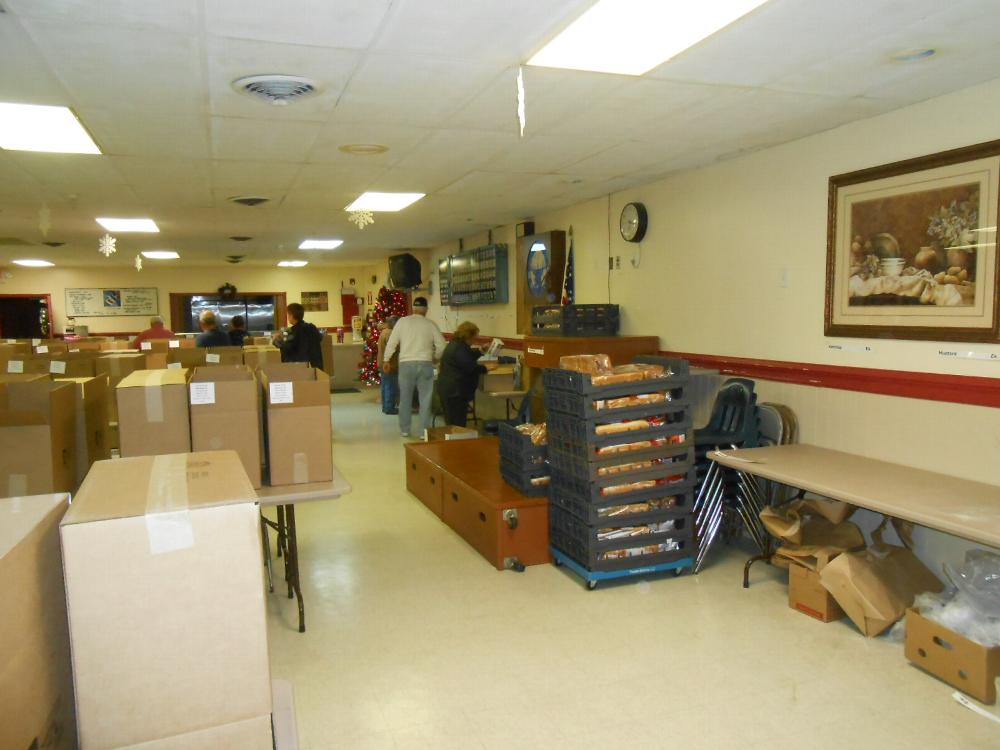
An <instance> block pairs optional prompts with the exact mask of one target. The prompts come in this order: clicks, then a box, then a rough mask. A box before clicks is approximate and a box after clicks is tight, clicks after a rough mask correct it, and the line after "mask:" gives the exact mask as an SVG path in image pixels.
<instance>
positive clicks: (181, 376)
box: [115, 370, 191, 457]
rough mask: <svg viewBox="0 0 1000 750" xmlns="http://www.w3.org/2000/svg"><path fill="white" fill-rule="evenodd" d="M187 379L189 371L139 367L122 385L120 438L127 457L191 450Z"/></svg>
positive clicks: (123, 452) (117, 393) (116, 391)
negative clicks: (141, 368)
mask: <svg viewBox="0 0 1000 750" xmlns="http://www.w3.org/2000/svg"><path fill="white" fill-rule="evenodd" d="M187 380H188V371H187V370H138V371H136V372H133V373H132V374H131V375H129V376H128V377H126V378H125V379H123V380H122V382H120V383H119V384H118V387H117V388H116V389H115V395H116V397H117V399H118V441H119V443H120V445H121V449H120V450H121V455H122V456H123V457H126V456H157V455H163V454H168V453H188V452H189V451H190V450H191V418H190V415H189V414H188V392H187Z"/></svg>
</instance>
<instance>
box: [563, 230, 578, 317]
mask: <svg viewBox="0 0 1000 750" xmlns="http://www.w3.org/2000/svg"><path fill="white" fill-rule="evenodd" d="M563 279H564V281H563V293H562V303H563V304H564V305H572V304H573V303H574V301H575V300H576V282H575V279H574V278H573V227H570V228H569V252H568V253H566V272H565V273H564V274H563Z"/></svg>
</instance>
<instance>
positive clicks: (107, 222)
mask: <svg viewBox="0 0 1000 750" xmlns="http://www.w3.org/2000/svg"><path fill="white" fill-rule="evenodd" d="M96 221H97V223H98V224H100V225H101V226H102V227H104V228H105V229H107V230H108V231H109V232H159V231H160V228H159V227H158V226H156V222H155V221H153V220H152V219H109V218H106V217H105V218H100V219H96Z"/></svg>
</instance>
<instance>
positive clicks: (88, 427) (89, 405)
mask: <svg viewBox="0 0 1000 750" xmlns="http://www.w3.org/2000/svg"><path fill="white" fill-rule="evenodd" d="M56 382H57V383H70V384H72V385H73V387H74V388H75V389H76V485H75V487H79V486H80V484H81V483H82V482H83V478H84V477H85V476H87V472H88V471H89V470H90V467H91V465H92V464H93V463H94V462H95V461H106V460H107V459H109V458H111V436H110V435H109V434H108V398H109V389H108V376H107V375H100V376H95V377H92V378H65V379H63V378H57V379H56ZM75 487H74V488H75Z"/></svg>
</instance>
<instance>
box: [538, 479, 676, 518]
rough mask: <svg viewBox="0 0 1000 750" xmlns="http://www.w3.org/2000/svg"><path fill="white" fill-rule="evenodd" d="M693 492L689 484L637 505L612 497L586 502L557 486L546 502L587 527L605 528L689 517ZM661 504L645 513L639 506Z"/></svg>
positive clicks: (641, 501)
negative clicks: (664, 505) (658, 519)
mask: <svg viewBox="0 0 1000 750" xmlns="http://www.w3.org/2000/svg"><path fill="white" fill-rule="evenodd" d="M694 493H695V487H694V485H693V484H688V485H687V486H684V487H675V488H674V489H673V490H671V491H670V492H665V493H664V492H661V493H660V494H659V495H658V496H657V497H654V498H649V499H647V500H640V501H638V502H631V503H623V502H622V501H621V500H619V499H617V498H615V497H606V498H604V499H603V500H601V502H600V503H589V502H584V501H583V500H581V499H580V498H579V497H578V496H577V495H574V494H573V493H571V492H562V491H560V490H559V488H558V487H553V488H552V489H551V491H550V492H549V501H550V502H551V503H552V505H555V506H558V507H559V508H562V509H563V510H564V511H566V512H567V513H572V514H573V515H574V516H576V517H577V518H579V519H580V520H581V521H583V522H584V523H585V524H587V525H588V526H598V525H599V526H601V527H604V526H607V525H614V524H616V523H617V524H631V523H646V522H647V521H650V520H654V519H657V518H678V517H680V516H688V515H690V514H691V511H692V508H693V505H694ZM660 501H664V503H665V504H667V507H655V506H654V507H652V508H651V509H648V510H643V509H642V507H641V506H642V505H643V504H646V503H656V502H660Z"/></svg>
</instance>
